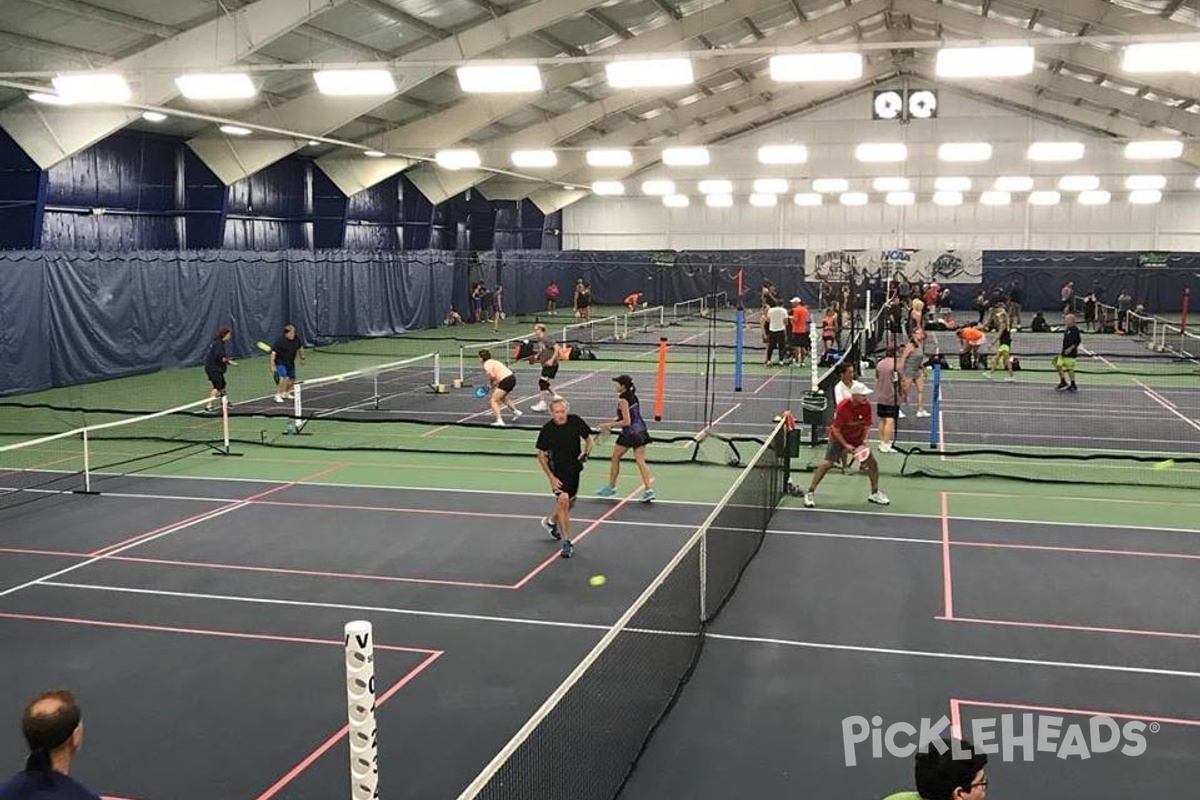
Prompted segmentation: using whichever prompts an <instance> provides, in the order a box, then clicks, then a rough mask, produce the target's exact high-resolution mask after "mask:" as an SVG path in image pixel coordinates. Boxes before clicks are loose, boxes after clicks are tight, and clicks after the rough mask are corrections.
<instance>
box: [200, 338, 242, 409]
mask: <svg viewBox="0 0 1200 800" xmlns="http://www.w3.org/2000/svg"><path fill="white" fill-rule="evenodd" d="M232 338H233V331H231V330H230V329H229V328H227V327H222V328H221V330H219V331H217V338H215V339H213V342H212V344H210V345H209V346H208V353H207V354H206V355H205V356H204V374H205V375H206V376H207V377H208V382H209V383H211V384H212V389H211V390H210V391H209V393H208V405H206V406H205V407H204V410H205V411H212V410H213V401H215V400H216V399H217V398H218V397H224V396H225V368H226V367H228V366H229V365H230V364H233V365H235V366H236V365H237V362H236V361H233V360H232V359H230V358H229V353H228V351H227V350H226V345H228V344H229V340H230V339H232Z"/></svg>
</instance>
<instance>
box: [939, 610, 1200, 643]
mask: <svg viewBox="0 0 1200 800" xmlns="http://www.w3.org/2000/svg"><path fill="white" fill-rule="evenodd" d="M935 619H939V620H941V621H943V622H965V623H969V624H973V625H996V626H1000V627H1005V628H1034V629H1038V630H1050V631H1070V632H1074V633H1104V634H1115V635H1119V636H1150V637H1155V638H1160V639H1188V640H1193V641H1194V640H1200V633H1180V632H1175V631H1154V630H1147V629H1145V628H1107V627H1101V626H1095V625H1067V624H1060V623H1054V622H1025V621H1023V620H1010V619H983V618H979V617H944V616H943V617H936V618H935Z"/></svg>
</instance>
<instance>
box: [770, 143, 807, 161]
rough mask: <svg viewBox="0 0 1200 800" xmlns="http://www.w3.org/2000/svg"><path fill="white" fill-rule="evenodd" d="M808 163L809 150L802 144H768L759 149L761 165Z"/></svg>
mask: <svg viewBox="0 0 1200 800" xmlns="http://www.w3.org/2000/svg"><path fill="white" fill-rule="evenodd" d="M806 161H808V148H807V147H805V146H804V145H802V144H768V145H763V146H762V147H760V148H758V163H760V164H803V163H805V162H806Z"/></svg>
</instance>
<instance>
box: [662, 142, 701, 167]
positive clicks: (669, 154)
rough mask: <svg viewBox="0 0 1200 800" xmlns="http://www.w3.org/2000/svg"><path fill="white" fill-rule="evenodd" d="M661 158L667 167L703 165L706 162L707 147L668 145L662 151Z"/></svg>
mask: <svg viewBox="0 0 1200 800" xmlns="http://www.w3.org/2000/svg"><path fill="white" fill-rule="evenodd" d="M662 160H663V163H664V164H666V165H667V166H669V167H703V166H705V165H706V164H708V160H709V156H708V148H706V147H668V148H667V149H665V150H663V151H662Z"/></svg>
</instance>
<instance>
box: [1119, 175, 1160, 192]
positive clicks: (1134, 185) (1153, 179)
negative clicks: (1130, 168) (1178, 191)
mask: <svg viewBox="0 0 1200 800" xmlns="http://www.w3.org/2000/svg"><path fill="white" fill-rule="evenodd" d="M1166 185H1167V178H1166V176H1165V175H1130V176H1129V177H1128V178H1126V179H1125V188H1126V189H1132V190H1135V191H1136V190H1138V189H1163V188H1166Z"/></svg>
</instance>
